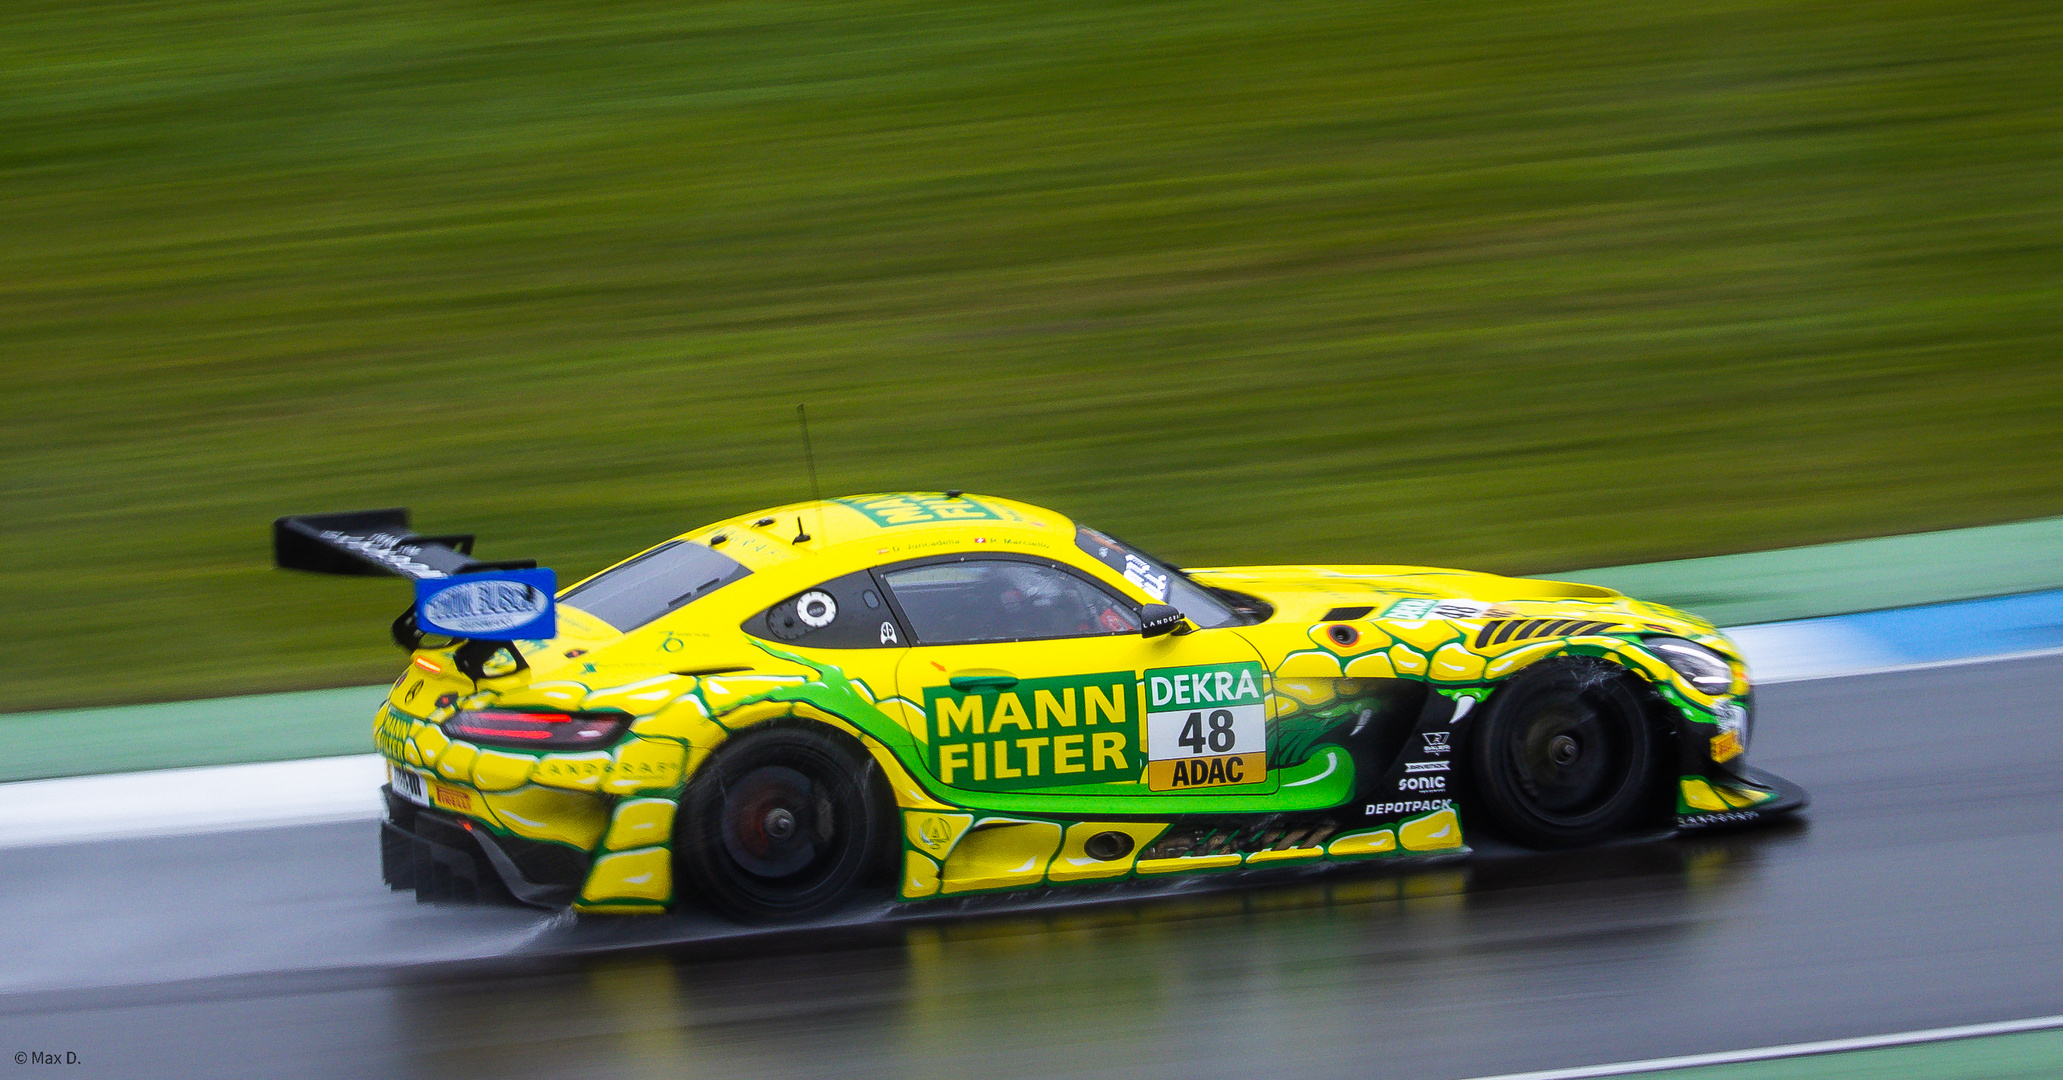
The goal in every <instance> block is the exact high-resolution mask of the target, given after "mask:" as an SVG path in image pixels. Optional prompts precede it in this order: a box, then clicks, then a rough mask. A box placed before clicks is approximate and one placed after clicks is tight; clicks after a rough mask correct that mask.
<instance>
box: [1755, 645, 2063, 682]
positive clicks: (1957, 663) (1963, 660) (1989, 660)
mask: <svg viewBox="0 0 2063 1080" xmlns="http://www.w3.org/2000/svg"><path fill="white" fill-rule="evenodd" d="M2046 656H2063V648H2055V649H2029V650H2027V651H2026V652H2015V653H1999V654H1997V655H1995V656H1962V657H1957V658H1956V659H1954V660H1926V661H1922V662H1920V663H1916V664H1887V665H1885V666H1883V667H1866V668H1849V669H1843V670H1841V671H1815V672H1812V673H1811V674H1808V675H1784V676H1779V677H1777V678H1774V679H1760V678H1758V679H1756V680H1755V685H1756V686H1775V685H1777V684H1778V683H1794V682H1813V681H1816V680H1819V679H1849V678H1854V677H1856V676H1858V675H1890V674H1894V673H1896V672H1900V671H1926V670H1929V669H1930V668H1949V667H1963V666H1966V665H1969V664H2003V663H2006V662H2007V661H2010V660H2039V659H2041V658H2043V657H2046ZM1749 671H1750V674H1752V673H1753V663H1752V661H1751V662H1750V668H1749Z"/></svg>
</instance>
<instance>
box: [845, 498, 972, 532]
mask: <svg viewBox="0 0 2063 1080" xmlns="http://www.w3.org/2000/svg"><path fill="white" fill-rule="evenodd" d="M831 501H832V502H837V503H843V504H845V505H846V506H850V507H852V508H853V509H854V510H857V511H859V512H860V513H862V514H865V515H866V516H867V519H868V520H869V521H872V522H873V523H874V524H876V525H879V526H881V527H883V528H890V527H893V526H896V525H935V524H938V523H940V522H949V521H1001V520H1002V518H1003V516H1002V515H1001V514H998V513H996V512H995V511H994V510H991V509H989V508H988V507H987V506H984V505H982V503H981V502H980V501H979V500H977V499H974V498H972V497H969V496H966V495H959V496H955V497H954V498H950V499H948V498H946V497H945V496H943V495H866V496H861V497H859V498H856V499H833V500H831Z"/></svg>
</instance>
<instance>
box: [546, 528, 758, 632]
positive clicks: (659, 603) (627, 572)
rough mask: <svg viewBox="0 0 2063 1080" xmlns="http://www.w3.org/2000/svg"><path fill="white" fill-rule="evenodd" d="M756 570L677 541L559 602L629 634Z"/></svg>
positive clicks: (594, 580)
mask: <svg viewBox="0 0 2063 1080" xmlns="http://www.w3.org/2000/svg"><path fill="white" fill-rule="evenodd" d="M751 572H752V571H750V570H747V569H745V567H744V566H743V565H741V564H740V563H739V562H738V561H737V560H736V559H733V558H731V557H730V556H728V555H725V554H722V553H721V552H716V551H711V550H709V549H708V548H706V547H703V546H702V545H700V544H690V543H688V542H686V541H684V540H673V541H669V542H667V543H664V544H661V545H659V546H658V547H655V548H653V549H652V550H650V551H647V552H645V553H644V554H643V555H640V556H638V557H637V558H635V559H632V560H630V561H629V562H627V563H624V564H623V565H621V566H618V567H616V568H614V569H612V570H605V571H603V572H602V573H600V574H597V575H596V576H594V577H592V578H589V579H588V580H586V581H583V582H581V583H580V584H579V585H576V586H574V588H573V589H572V591H570V592H568V593H567V594H566V595H564V596H562V597H560V598H559V602H560V603H562V604H571V605H573V606H574V607H577V608H579V609H580V610H582V611H585V612H587V613H588V614H589V615H592V616H594V617H595V618H597V619H600V620H602V621H603V622H605V623H608V624H609V625H610V626H613V627H615V628H616V629H617V630H618V631H620V632H622V633H625V634H628V633H630V632H631V631H632V630H635V629H637V628H638V627H640V626H643V625H645V624H646V623H648V622H651V621H652V620H653V619H656V618H658V617H659V616H661V615H664V614H666V613H667V612H669V611H675V610H678V609H680V608H683V607H686V606H687V605H689V604H691V603H694V602H695V601H697V600H700V599H702V598H703V597H705V596H708V595H709V594H710V593H713V592H715V591H716V590H718V589H721V588H723V587H724V586H726V585H729V584H730V583H731V582H733V581H736V580H738V579H739V578H741V577H744V576H745V575H747V574H750V573H751Z"/></svg>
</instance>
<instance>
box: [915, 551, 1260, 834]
mask: <svg viewBox="0 0 2063 1080" xmlns="http://www.w3.org/2000/svg"><path fill="white" fill-rule="evenodd" d="M875 576H876V578H877V580H879V581H880V582H881V584H882V586H883V588H884V591H885V592H886V594H887V595H888V596H889V597H890V598H891V601H892V602H893V604H894V605H895V609H896V612H897V614H898V616H899V618H900V621H901V623H902V625H903V626H905V627H907V628H908V632H909V635H910V637H911V641H910V643H909V644H910V647H909V649H908V650H907V651H906V652H905V653H904V654H903V656H902V657H901V659H900V661H899V664H898V667H897V670H896V686H897V690H898V692H899V693H900V694H901V696H902V697H903V698H904V699H905V700H907V701H909V702H910V703H911V704H912V705H913V706H921V708H922V711H923V716H924V734H925V742H924V752H923V753H924V760H923V763H922V766H923V768H924V770H925V771H926V772H928V773H929V774H930V776H931V778H932V779H933V780H935V781H937V782H938V783H940V784H943V785H945V786H948V787H955V788H961V789H964V790H970V791H989V792H1023V793H1039V794H1046V795H1079V796H1091V795H1096V796H1110V795H1126V796H1139V797H1142V798H1150V797H1152V796H1154V795H1160V794H1197V793H1208V792H1223V793H1226V794H1266V793H1268V792H1270V791H1272V790H1273V784H1274V781H1273V779H1272V778H1271V777H1270V775H1269V772H1268V767H1267V717H1266V711H1267V710H1266V690H1267V686H1266V680H1265V676H1264V674H1263V669H1262V666H1261V658H1260V655H1259V654H1258V653H1257V652H1255V650H1254V648H1253V647H1252V646H1251V645H1249V644H1248V643H1247V642H1246V640H1245V639H1244V638H1242V637H1240V636H1239V635H1238V634H1236V633H1234V632H1232V631H1231V630H1230V629H1218V630H1194V631H1192V632H1190V633H1186V634H1162V635H1160V636H1157V637H1151V638H1149V637H1142V636H1141V634H1140V625H1141V620H1140V612H1139V608H1138V607H1137V606H1136V605H1135V603H1134V602H1133V601H1131V600H1129V599H1126V598H1125V597H1123V596H1122V595H1120V594H1118V593H1116V592H1114V591H1112V590H1111V589H1109V588H1107V587H1106V586H1104V585H1102V584H1100V583H1098V582H1095V581H1093V580H1091V579H1090V578H1089V577H1087V576H1085V575H1084V574H1082V573H1080V572H1079V571H1077V570H1075V569H1073V568H1070V567H1068V566H1065V565H1064V564H1061V563H1058V562H1054V561H1052V560H1047V559H1040V558H1036V557H1030V556H1018V555H989V554H981V555H971V554H968V555H953V556H943V557H934V558H930V559H924V560H917V561H914V562H910V563H903V564H897V565H894V566H889V567H882V568H879V569H877V570H876V571H875Z"/></svg>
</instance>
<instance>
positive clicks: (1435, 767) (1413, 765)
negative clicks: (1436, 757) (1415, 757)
mask: <svg viewBox="0 0 2063 1080" xmlns="http://www.w3.org/2000/svg"><path fill="white" fill-rule="evenodd" d="M1404 771H1405V772H1408V773H1413V772H1447V771H1449V766H1448V763H1447V762H1444V761H1407V762H1405V763H1404Z"/></svg>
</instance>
